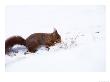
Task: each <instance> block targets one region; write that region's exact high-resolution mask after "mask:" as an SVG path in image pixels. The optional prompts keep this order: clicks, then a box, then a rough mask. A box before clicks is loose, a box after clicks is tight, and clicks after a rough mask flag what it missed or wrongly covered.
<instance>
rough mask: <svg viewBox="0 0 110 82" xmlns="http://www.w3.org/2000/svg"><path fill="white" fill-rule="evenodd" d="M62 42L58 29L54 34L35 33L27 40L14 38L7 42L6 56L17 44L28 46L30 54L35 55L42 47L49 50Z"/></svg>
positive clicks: (18, 37)
mask: <svg viewBox="0 0 110 82" xmlns="http://www.w3.org/2000/svg"><path fill="white" fill-rule="evenodd" d="M60 42H61V36H60V35H59V34H58V32H57V30H56V29H54V32H53V33H34V34H31V35H30V36H29V37H27V38H26V39H24V38H22V37H21V36H12V37H10V38H8V39H7V40H6V41H5V54H7V53H8V52H10V49H11V48H12V47H13V46H14V45H16V44H18V45H24V46H26V48H27V49H28V51H29V52H32V53H34V52H36V51H37V49H38V48H39V47H40V46H42V45H43V46H45V47H46V48H48V50H49V47H50V46H53V45H55V44H56V43H60Z"/></svg>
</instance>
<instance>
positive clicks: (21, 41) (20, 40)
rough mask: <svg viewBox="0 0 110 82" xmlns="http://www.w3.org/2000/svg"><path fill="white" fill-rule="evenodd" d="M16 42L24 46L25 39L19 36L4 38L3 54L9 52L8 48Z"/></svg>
mask: <svg viewBox="0 0 110 82" xmlns="http://www.w3.org/2000/svg"><path fill="white" fill-rule="evenodd" d="M16 44H19V45H24V46H26V40H25V39H24V38H22V37H21V36H12V37H10V38H8V39H7V40H5V54H7V53H8V52H10V49H11V48H12V47H13V46H14V45H16Z"/></svg>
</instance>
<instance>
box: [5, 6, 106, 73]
mask: <svg viewBox="0 0 110 82" xmlns="http://www.w3.org/2000/svg"><path fill="white" fill-rule="evenodd" d="M54 27H55V28H56V29H57V30H58V33H59V34H60V35H61V38H62V42H61V43H59V44H56V45H55V46H52V47H50V50H49V51H48V50H47V49H46V48H44V47H42V48H40V49H39V50H38V51H37V52H36V53H29V54H27V55H24V53H25V51H26V48H25V47H24V46H19V45H16V46H14V47H13V49H14V50H15V51H16V50H18V51H19V52H18V53H10V55H11V56H7V55H6V58H5V61H6V62H5V66H6V71H22V72H24V71H32V72H34V71H36V72H39V71H41V72H44V71H45V72H50V71H59V72H62V71H64V72H66V71H67V72H68V71H69V72H104V71H105V56H106V53H105V9H104V6H9V7H7V8H6V38H7V37H10V36H12V35H21V36H22V37H24V38H26V37H28V36H29V35H30V34H32V33H35V32H53V28H54Z"/></svg>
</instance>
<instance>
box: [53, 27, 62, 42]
mask: <svg viewBox="0 0 110 82" xmlns="http://www.w3.org/2000/svg"><path fill="white" fill-rule="evenodd" d="M52 36H53V41H54V43H60V42H61V36H60V35H59V34H58V32H57V30H56V29H55V28H54V32H53V33H52Z"/></svg>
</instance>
